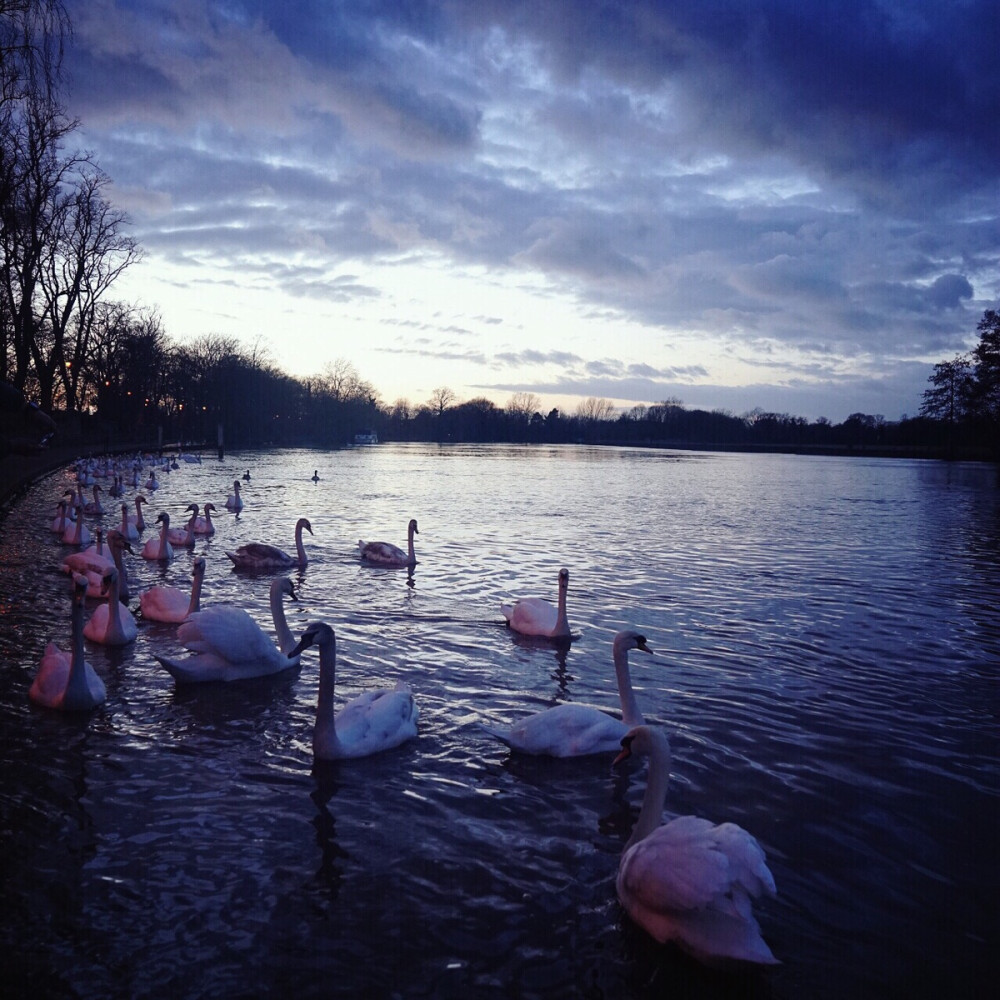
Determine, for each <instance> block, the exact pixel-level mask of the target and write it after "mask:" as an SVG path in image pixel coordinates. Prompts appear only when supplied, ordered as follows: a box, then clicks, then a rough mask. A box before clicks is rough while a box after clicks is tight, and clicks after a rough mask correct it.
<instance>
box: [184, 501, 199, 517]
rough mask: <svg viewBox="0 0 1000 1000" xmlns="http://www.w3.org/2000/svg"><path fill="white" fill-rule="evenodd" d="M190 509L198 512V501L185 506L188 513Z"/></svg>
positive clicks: (185, 511)
mask: <svg viewBox="0 0 1000 1000" xmlns="http://www.w3.org/2000/svg"><path fill="white" fill-rule="evenodd" d="M189 510H193V511H194V512H195V513H196V514H197V513H198V505H197V504H196V503H189V504H188V505H187V506H186V507H185V508H184V513H185V514H186V513H187V512H188V511H189Z"/></svg>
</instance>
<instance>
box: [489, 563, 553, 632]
mask: <svg viewBox="0 0 1000 1000" xmlns="http://www.w3.org/2000/svg"><path fill="white" fill-rule="evenodd" d="M568 589H569V570H568V569H565V568H564V569H561V570H559V600H558V604H557V606H556V607H552V605H551V604H550V603H549V602H548V601H546V600H544V599H543V598H541V597H525V598H522V599H521V600H519V601H515V602H514V603H513V604H501V605H500V610H501V611H502V612H503V616H504V618H506V619H507V624H508V625H509V626H510V627H511V628H512V629H514V631H515V632H520V633H521V634H522V635H538V636H548V637H549V638H550V639H563V638H566V639H568V638H569V635H570V631H569V620H568V619H567V617H566V591H567V590H568Z"/></svg>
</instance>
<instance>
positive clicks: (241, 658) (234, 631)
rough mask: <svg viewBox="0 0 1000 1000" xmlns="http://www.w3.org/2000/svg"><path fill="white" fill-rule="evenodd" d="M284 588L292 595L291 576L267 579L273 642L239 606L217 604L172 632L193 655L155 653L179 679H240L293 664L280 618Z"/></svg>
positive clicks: (287, 632)
mask: <svg viewBox="0 0 1000 1000" xmlns="http://www.w3.org/2000/svg"><path fill="white" fill-rule="evenodd" d="M285 594H289V595H290V596H291V597H293V598H295V589H294V588H293V587H292V581H291V580H289V579H288V577H277V578H276V579H274V580H272V581H271V591H270V600H271V618H272V619H273V621H274V631H275V633H276V635H277V638H278V645H277V646H276V645H275V644H274V642H273V641H272V640H271V639H270V638H269V637H268V636H267V635H266V634H265V633H264V631H263V630H262V629H261V627H260V626H259V625H258V624H257V623H256V622H255V621H254V620H253V619H252V618H251V617H250V616H249V615H248V614H247V613H246V612H245V611H244V610H243V609H242V608H234V607H232V606H231V605H226V604H219V605H216V606H215V607H211V608H206V609H205V610H204V611H199V612H198V613H197V614H194V615H192V616H191V617H190V618H188V619H187V621H185V622H183V623H182V624H181V625H180V627H179V628H178V629H177V637H178V638H179V639H180V640H181V642H182V643H183V644H184V645H185V646H186V647H187V648H188V649H189V650H190V651H191V652H192V653H193V654H194V655H193V656H188V657H185V658H184V659H174V658H171V657H166V656H157V657H156V659H157V660H159V662H160V664H161V665H162V666H163V668H164V669H165V670H167V671H168V672H169V673H170V675H171V676H172V677H173V678H174V680H175V681H176V682H177V683H178V684H195V683H200V682H203V681H242V680H248V679H250V678H252V677H265V676H267V675H268V674H276V673H280V672H281V671H282V670H287V669H288V668H289V667H296V666H298V664H299V654H298V653H297V652H295V637H294V636H293V635H292V633H291V631H290V630H289V628H288V623H287V621H286V620H285V607H284V604H283V598H284V595H285Z"/></svg>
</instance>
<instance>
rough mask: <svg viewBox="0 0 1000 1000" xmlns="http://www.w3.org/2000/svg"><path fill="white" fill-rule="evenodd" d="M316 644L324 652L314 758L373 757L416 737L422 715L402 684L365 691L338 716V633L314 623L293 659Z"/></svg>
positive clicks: (294, 651) (408, 691)
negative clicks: (335, 701)
mask: <svg viewBox="0 0 1000 1000" xmlns="http://www.w3.org/2000/svg"><path fill="white" fill-rule="evenodd" d="M312 645H317V646H318V647H319V699H318V701H317V704H316V725H315V727H314V729H313V756H314V757H316V758H318V759H319V760H340V759H341V758H344V757H368V756H370V755H371V754H373V753H378V752H379V751H380V750H390V749H391V748H392V747H397V746H399V745H400V743H404V742H406V740H409V739H412V738H413V737H414V736H416V735H417V718H418V717H419V715H420V710H419V708H418V707H417V704H416V702H414V700H413V694H412V693H411V692H410V689H409V688H408V687H407V686H406V685H405V684H402V683H399V684H397V685H396V687H394V688H388V689H383V690H379V691H366V692H365V693H364V694H362V695H359V696H358V697H357V698H354V699H352V700H351V701H349V702H348V703H347V704H346V705H345V706H344V707H343V708H342V709H341V710H340V711H339V712H337V713H336V715H334V711H333V689H334V679H335V675H336V660H337V639H336V636H335V635H334V631H333V629H332V628H330V626H329V625H327V624H326V623H325V622H313V623H312V624H310V625H309V626H307V627H306V630H305V632H303V633H302V638H301V639H300V640H299V643H298V645H297V646H296V647H295V648H294V649H293V650H292V653H291V654H290V655H298V654H300V653H301V652H302V651H303V650H304V649H307V648H308V647H309V646H312Z"/></svg>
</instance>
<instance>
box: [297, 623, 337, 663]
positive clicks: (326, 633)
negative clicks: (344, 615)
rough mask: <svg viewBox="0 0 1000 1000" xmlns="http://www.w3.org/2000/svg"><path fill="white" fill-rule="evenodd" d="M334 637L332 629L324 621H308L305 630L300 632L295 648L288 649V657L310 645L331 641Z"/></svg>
mask: <svg viewBox="0 0 1000 1000" xmlns="http://www.w3.org/2000/svg"><path fill="white" fill-rule="evenodd" d="M334 639H335V635H334V631H333V629H332V628H330V626H329V625H327V623H326V622H310V623H309V624H308V625H307V626H306V629H305V631H304V632H303V633H302V638H300V639H299V641H298V643H297V644H296V646H295V648H294V649H292V650H290V651H289V653H288V656H289V659H291V658H292V657H295V656H298V655H299V654H300V653H301V652H302V651H303V650H306V649H308V648H309V647H310V646H313V645H316V646H325V645H327V644H329V643H332V642H333V641H334Z"/></svg>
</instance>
